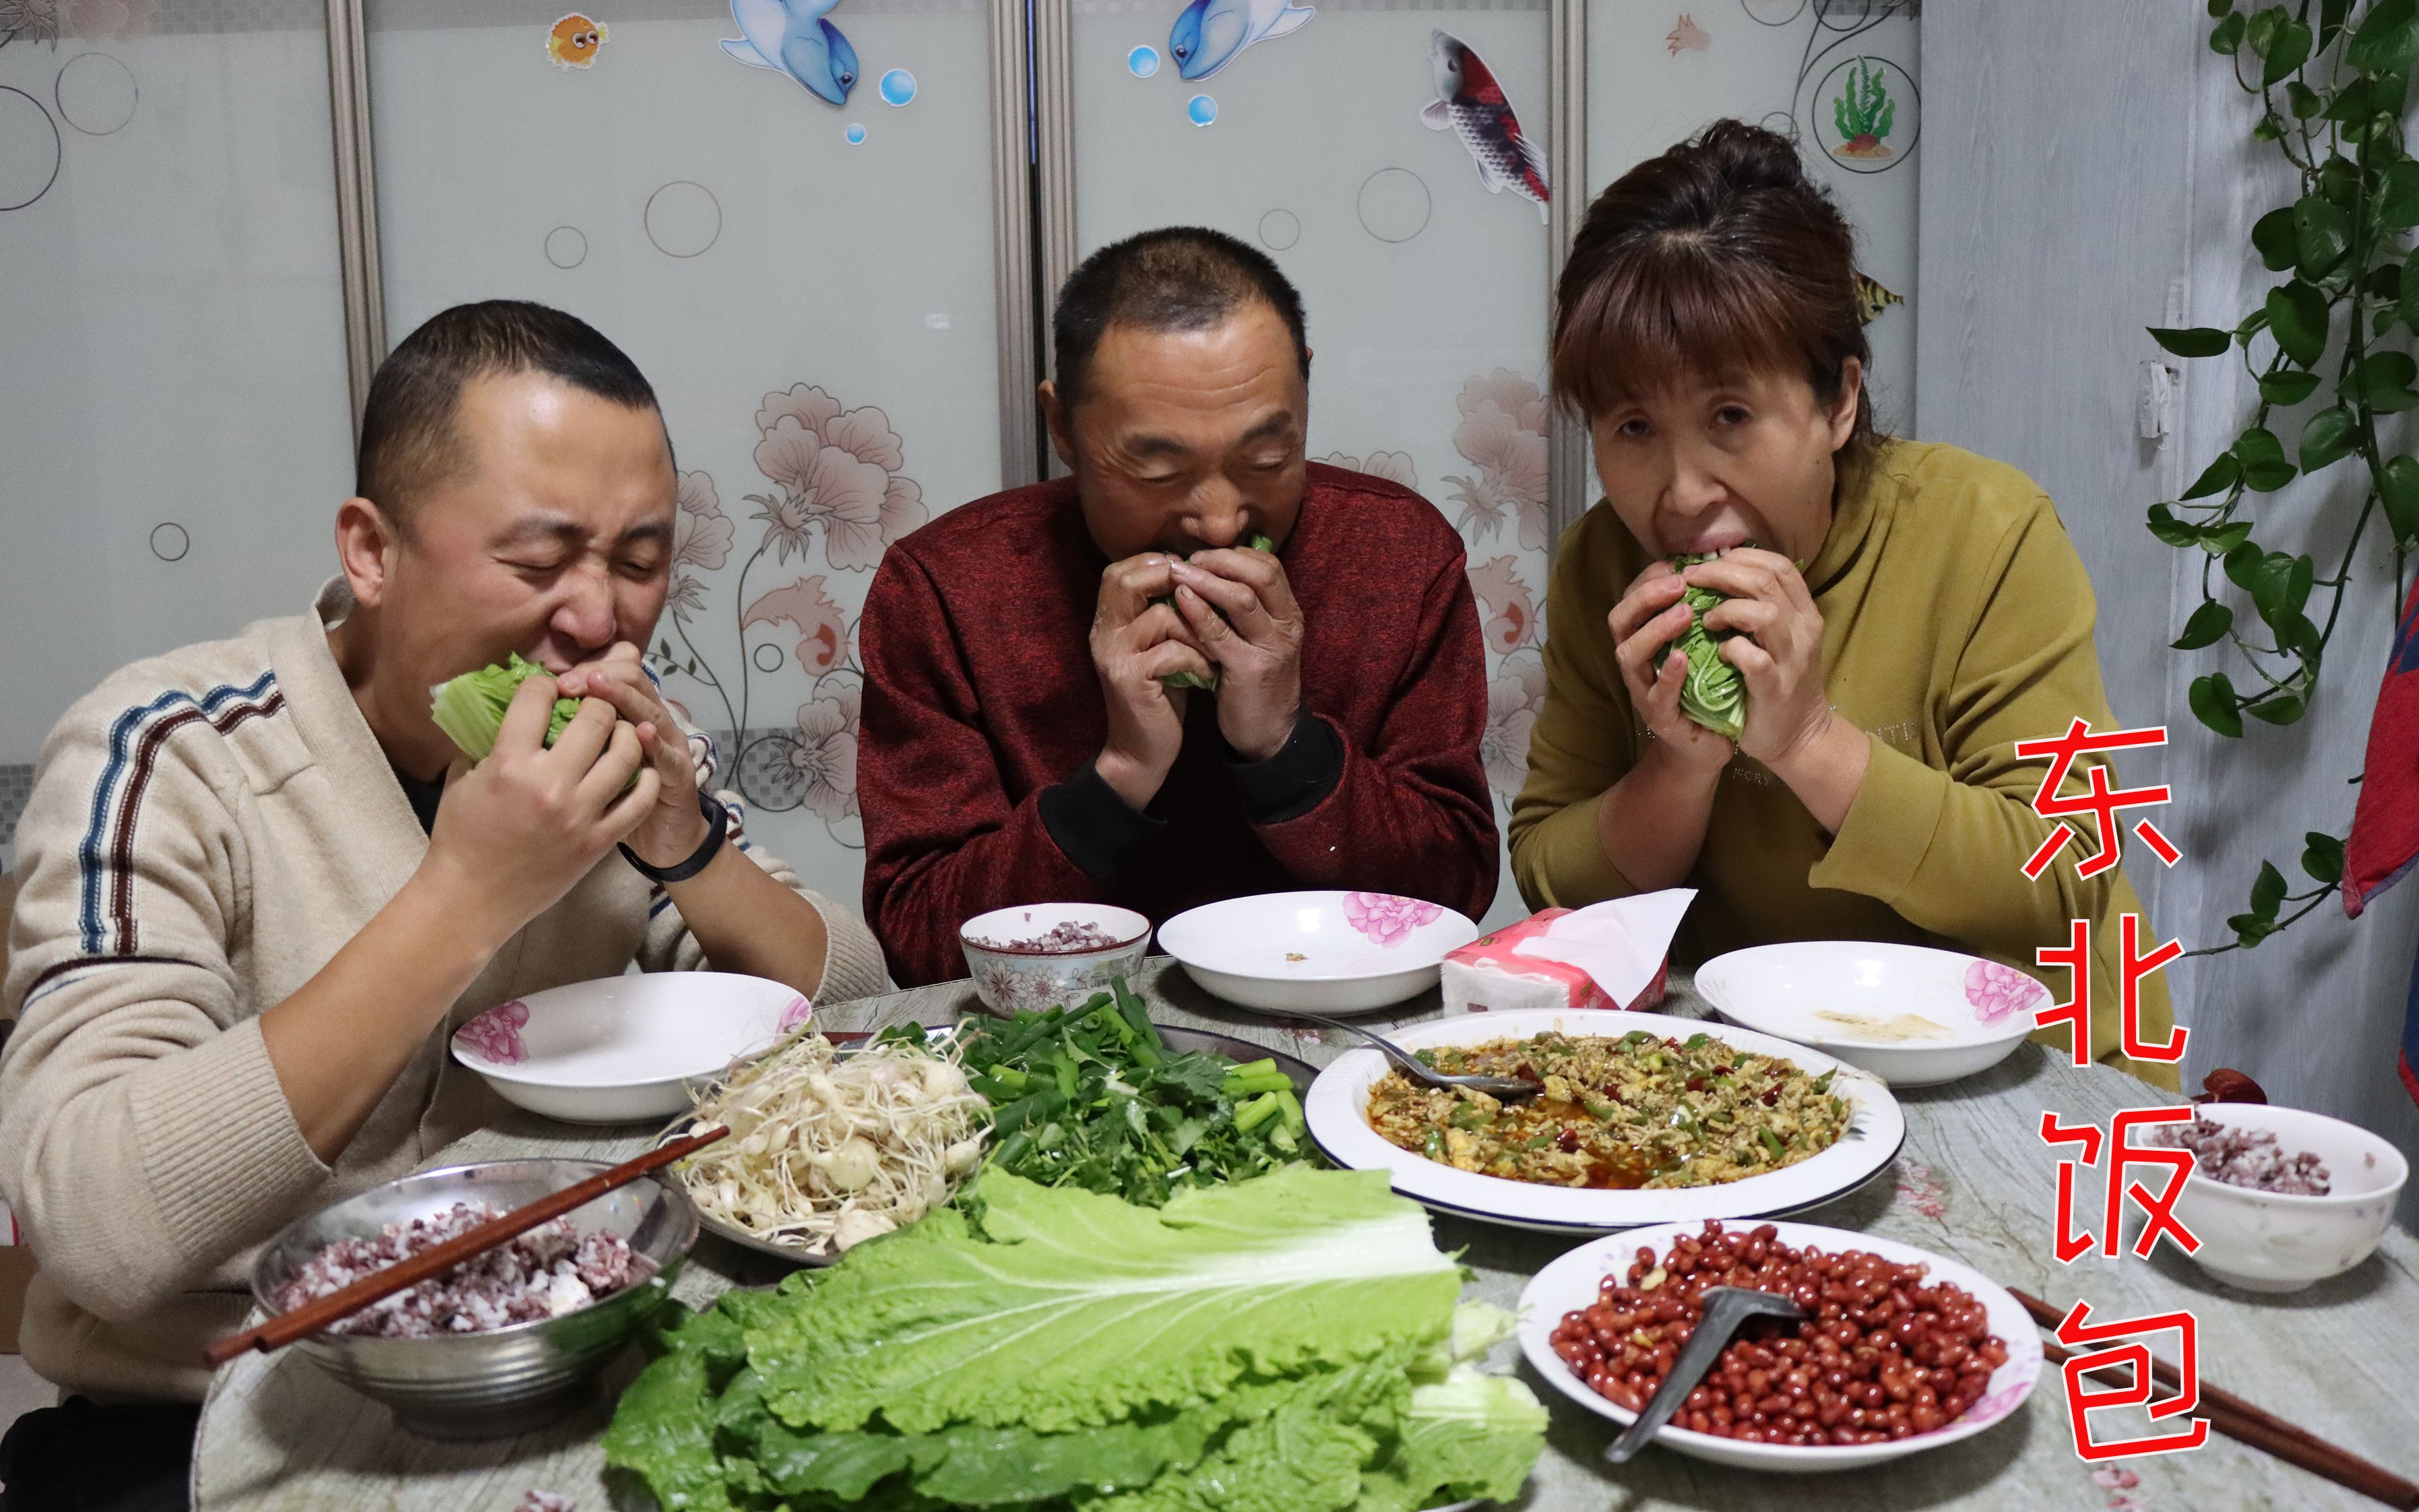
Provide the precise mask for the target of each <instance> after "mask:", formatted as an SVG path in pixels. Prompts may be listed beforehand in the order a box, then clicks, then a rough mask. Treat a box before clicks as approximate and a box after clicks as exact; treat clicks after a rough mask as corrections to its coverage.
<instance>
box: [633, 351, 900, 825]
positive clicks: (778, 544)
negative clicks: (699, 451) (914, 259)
mask: <svg viewBox="0 0 2419 1512" xmlns="http://www.w3.org/2000/svg"><path fill="white" fill-rule="evenodd" d="M755 430H756V433H757V436H758V438H759V439H758V440H757V442H756V446H755V451H754V454H753V456H752V460H753V462H754V464H755V467H756V471H758V472H759V473H760V474H762V476H763V480H764V482H765V484H767V485H769V486H766V487H763V488H761V489H759V490H758V491H756V492H752V493H747V494H743V495H741V496H740V498H739V500H738V503H740V504H747V505H752V506H754V507H753V509H752V511H751V512H750V513H749V514H748V515H747V517H746V518H745V520H744V521H742V520H740V519H735V518H733V517H732V512H731V511H730V510H726V508H725V507H724V505H723V501H722V492H721V489H720V488H719V487H718V486H716V483H715V480H714V477H713V475H712V474H711V473H708V472H702V471H700V472H684V473H682V474H681V479H680V499H679V502H680V513H679V516H678V523H677V524H676V526H675V528H674V531H673V535H672V564H673V574H672V586H671V594H670V601H669V602H668V603H667V605H666V609H667V611H668V612H667V627H666V628H664V629H663V630H662V632H661V639H660V640H658V642H657V644H656V646H655V652H654V658H653V659H654V662H655V671H656V672H657V674H658V675H660V676H661V677H662V678H663V679H664V687H665V690H666V692H667V693H668V694H669V695H670V696H671V698H672V699H673V700H674V701H675V702H677V703H678V704H679V705H680V712H681V713H683V714H684V715H685V716H686V717H687V718H688V719H689V721H690V722H691V723H693V724H697V725H700V726H701V727H704V728H706V729H709V730H715V731H717V732H718V733H721V735H722V740H723V761H724V771H723V774H722V778H721V780H722V781H724V782H725V783H727V784H729V785H731V786H732V787H734V788H735V789H736V790H737V791H738V792H739V794H740V795H741V796H743V797H745V798H746V799H747V801H748V802H749V803H750V804H752V805H754V806H755V807H756V808H758V809H760V810H766V811H768V812H773V813H787V812H791V811H793V810H796V811H800V812H802V813H804V814H808V815H811V816H813V818H815V819H816V820H819V821H821V822H822V824H823V826H824V830H825V832H826V833H828V834H829V835H830V837H831V839H832V840H833V841H835V842H836V843H838V844H840V845H841V846H844V847H846V848H848V849H851V850H862V849H864V846H865V833H864V826H863V825H862V823H861V821H860V816H859V814H858V811H857V803H856V735H857V727H858V721H859V717H860V713H861V710H862V707H863V687H864V682H865V670H864V668H863V667H862V666H861V665H859V663H858V661H857V654H856V627H855V620H854V618H853V616H854V615H855V614H856V613H857V612H858V611H859V610H860V609H861V608H862V606H863V605H864V602H865V590H866V586H867V584H868V583H870V582H871V579H872V573H873V569H874V567H875V566H876V565H878V564H879V563H881V561H882V553H883V551H884V550H885V549H886V548H887V547H888V546H889V545H890V543H891V542H893V541H895V540H897V539H899V538H900V537H901V536H902V535H904V534H906V533H907V532H910V531H912V530H914V529H915V528H916V527H917V526H918V525H921V524H923V523H924V521H925V519H926V518H927V517H929V512H928V511H927V509H926V507H925V504H924V491H923V489H922V488H921V487H920V486H918V485H917V482H916V480H915V479H914V478H912V477H910V476H908V475H907V473H906V471H905V469H906V466H907V448H906V442H905V441H904V440H901V437H900V436H899V434H898V432H896V431H894V430H892V429H891V427H890V419H889V417H888V416H887V415H886V414H885V413H884V412H883V411H882V410H881V409H877V408H875V407H873V406H871V405H867V406H863V407H861V408H858V409H850V408H849V407H848V406H846V405H845V404H843V403H841V402H840V400H839V399H837V398H835V397H833V396H832V395H831V394H830V393H825V392H824V390H822V389H820V388H817V387H815V386H814V385H812V384H808V383H800V384H796V385H793V387H791V388H789V389H786V390H781V391H778V392H776V393H768V394H766V395H764V401H763V405H762V406H761V407H759V408H758V409H757V411H756V415H755ZM734 507H735V506H734ZM743 530H744V531H746V532H747V533H748V534H750V535H751V536H752V537H753V543H752V545H748V546H746V547H742V546H741V545H740V536H741V533H742V532H743ZM743 552H744V553H745V554H744V555H742V554H741V553H743ZM734 556H736V557H738V559H739V560H738V565H737V571H736V573H735V575H733V574H732V573H731V572H730V570H729V569H730V568H731V566H732V559H733V558H734ZM793 558H795V559H796V564H795V566H794V568H793V566H792V559H793ZM818 564H820V565H821V566H823V567H824V568H825V569H827V570H825V571H822V572H816V571H811V570H809V569H811V568H813V567H815V566H816V565H818ZM760 570H761V571H762V576H759V573H760ZM785 574H789V575H791V576H790V580H789V581H788V582H786V583H784V582H781V581H779V579H780V578H781V577H783V576H784V575H785ZM751 579H752V580H753V581H752V586H751ZM726 585H727V592H726ZM801 692H803V693H804V697H803V699H802V700H801V701H800V702H797V703H796V704H795V705H794V707H793V708H789V707H787V706H788V705H789V702H790V700H791V699H793V698H798V696H799V694H800V693H801Z"/></svg>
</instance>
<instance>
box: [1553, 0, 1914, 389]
mask: <svg viewBox="0 0 2419 1512" xmlns="http://www.w3.org/2000/svg"><path fill="white" fill-rule="evenodd" d="M1914 12H1915V7H1914V6H1913V5H1912V4H1911V3H1909V0H1871V3H1867V0H1699V3H1697V4H1695V5H1693V6H1690V5H1687V4H1682V5H1679V6H1677V7H1676V8H1675V6H1673V5H1672V4H1670V3H1661V4H1655V5H1649V4H1646V3H1645V0H1593V3H1591V4H1590V5H1589V6H1588V16H1587V23H1588V123H1587V143H1588V180H1589V192H1590V193H1595V192H1596V191H1599V190H1601V189H1603V188H1604V187H1605V186H1606V185H1607V184H1610V183H1611V182H1612V181H1613V180H1614V179H1615V178H1618V177H1621V176H1622V175H1623V174H1624V173H1626V172H1627V171H1628V170H1629V169H1631V168H1633V167H1635V166H1637V165H1638V164H1639V163H1641V162H1644V161H1645V160H1647V159H1648V158H1652V157H1655V156H1656V155H1657V154H1659V153H1661V152H1662V151H1663V150H1664V149H1665V148H1667V147H1671V146H1672V145H1673V144H1674V143H1676V142H1679V141H1681V140H1682V139H1683V138H1686V137H1687V136H1690V135H1693V134H1694V133H1695V132H1697V131H1701V130H1703V128H1704V127H1706V126H1707V125H1710V124H1711V123H1712V122H1714V121H1716V120H1718V119H1719V118H1721V117H1722V116H1737V117H1738V118H1739V119H1741V120H1746V121H1753V122H1756V123H1758V124H1761V125H1764V126H1768V127H1770V128H1772V129H1773V130H1775V131H1780V132H1782V133H1784V134H1786V135H1789V136H1792V137H1794V138H1795V140H1796V142H1797V144H1798V150H1799V152H1800V153H1801V155H1802V156H1803V157H1804V158H1805V161H1806V162H1807V164H1808V166H1809V167H1810V169H1811V170H1812V172H1813V177H1814V178H1815V180H1816V181H1817V182H1819V183H1821V184H1823V185H1825V186H1826V187H1827V188H1828V189H1829V190H1830V191H1831V193H1833V195H1835V196H1836V197H1837V199H1838V201H1839V205H1840V208H1841V211H1842V212H1843V213H1845V214H1846V216H1847V217H1848V220H1849V223H1850V224H1853V225H1854V226H1855V227H1856V228H1857V261H1858V264H1859V266H1860V267H1861V269H1862V270H1863V271H1864V273H1865V274H1866V276H1867V277H1869V278H1871V279H1872V280H1873V282H1874V283H1875V284H1876V285H1879V286H1880V289H1881V290H1882V292H1880V293H1877V294H1875V295H1874V296H1873V298H1874V299H1875V300H1876V301H1878V302H1879V304H1880V309H1879V313H1878V315H1877V316H1876V318H1875V319H1874V320H1873V321H1872V325H1871V326H1870V327H1869V328H1868V329H1867V331H1866V337H1867V339H1868V340H1870V341H1871V342H1872V348H1873V372H1872V385H1873V401H1874V410H1875V415H1876V417H1877V419H1878V420H1879V422H1880V424H1881V426H1882V428H1883V429H1885V430H1888V429H1892V428H1894V427H1903V426H1904V425H1906V424H1907V423H1908V422H1909V420H1910V419H1911V418H1912V416H1913V412H1914V408H1915V407H1914V403H1913V400H1914V393H1915V319H1916V307H1915V301H1916V287H1915V234H1916V220H1915V215H1916V177H1917V173H1918V170H1917V168H1916V165H1915V153H1916V143H1917V139H1918V137H1919V136H1920V135H1921V134H1922V131H1923V97H1922V92H1921V89H1920V88H1919V81H1920V80H1921V79H1922V76H1923V70H1922V68H1921V62H1920V57H1921V54H1920V49H1919V47H1918V39H1917V23H1916V17H1915V13H1914ZM1892 301H1896V302H1892Z"/></svg>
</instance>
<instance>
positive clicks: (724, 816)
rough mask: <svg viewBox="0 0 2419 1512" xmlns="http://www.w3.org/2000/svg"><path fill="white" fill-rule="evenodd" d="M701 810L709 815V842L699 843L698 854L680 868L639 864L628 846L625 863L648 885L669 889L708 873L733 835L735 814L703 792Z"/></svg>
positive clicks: (623, 848) (642, 862) (640, 862)
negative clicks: (648, 882) (656, 884)
mask: <svg viewBox="0 0 2419 1512" xmlns="http://www.w3.org/2000/svg"><path fill="white" fill-rule="evenodd" d="M697 809H698V812H700V813H701V814H703V815H705V822H706V825H707V828H706V832H705V839H704V840H703V841H700V842H699V844H698V847H697V850H696V852H695V853H694V854H692V855H691V856H689V858H688V859H687V860H686V861H683V862H682V863H681V864H680V865H678V866H669V867H661V868H657V867H652V866H649V865H648V864H647V863H646V862H644V861H641V860H639V853H638V852H636V851H634V850H632V849H630V847H628V846H627V845H624V846H623V847H622V859H624V860H625V861H627V862H629V863H630V865H631V867H632V868H633V869H635V870H636V871H637V872H638V873H639V875H640V876H642V877H644V878H646V879H647V880H648V881H650V882H655V883H661V884H667V885H669V884H670V883H674V882H686V881H687V880H688V879H689V878H691V877H693V876H695V875H697V874H698V873H699V872H702V871H704V870H705V869H706V866H707V864H708V863H709V862H711V861H712V860H713V859H714V853H715V852H716V851H718V850H720V849H722V837H723V836H725V835H728V834H729V833H731V810H728V809H726V808H724V807H723V806H722V805H721V804H720V803H718V802H716V801H715V797H714V795H712V794H710V793H707V792H705V791H704V790H703V789H700V790H699V791H698V795H697Z"/></svg>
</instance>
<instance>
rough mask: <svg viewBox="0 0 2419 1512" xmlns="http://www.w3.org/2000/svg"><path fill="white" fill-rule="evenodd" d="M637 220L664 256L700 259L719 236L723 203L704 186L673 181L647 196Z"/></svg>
mask: <svg viewBox="0 0 2419 1512" xmlns="http://www.w3.org/2000/svg"><path fill="white" fill-rule="evenodd" d="M640 220H641V222H642V223H643V224H645V226H646V230H647V239H648V240H649V241H652V242H654V243H655V250H656V251H657V252H660V253H662V254H663V255H665V256H667V257H696V256H701V255H703V254H704V252H705V250H706V249H707V248H708V247H711V246H713V245H714V244H715V242H716V240H718V239H720V238H721V236H722V202H721V201H720V200H717V199H716V198H715V197H714V192H713V191H712V190H710V189H708V188H706V187H705V186H704V185H703V184H701V183H698V182H696V181H695V180H693V179H688V178H675V179H673V180H672V181H671V182H670V183H669V184H666V185H664V186H663V187H662V188H661V189H658V190H656V191H655V193H652V194H650V195H648V196H647V208H646V210H645V211H644V213H643V214H642V215H641V216H640Z"/></svg>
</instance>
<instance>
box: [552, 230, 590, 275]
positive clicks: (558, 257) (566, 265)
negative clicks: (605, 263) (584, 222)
mask: <svg viewBox="0 0 2419 1512" xmlns="http://www.w3.org/2000/svg"><path fill="white" fill-rule="evenodd" d="M546 260H547V262H550V263H552V264H554V266H556V267H557V268H562V269H565V270H568V269H573V268H577V267H578V266H579V265H580V264H581V263H584V262H586V261H587V260H588V234H587V233H586V232H584V231H582V230H580V229H579V227H578V226H576V225H558V226H556V227H555V228H554V229H553V230H551V231H548V232H547V234H546Z"/></svg>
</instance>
